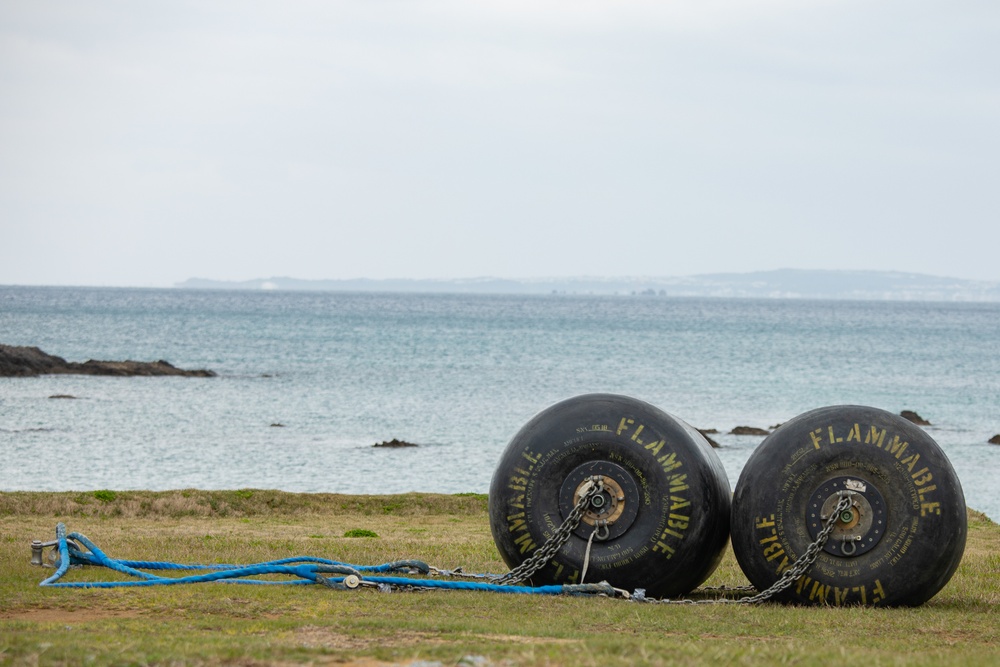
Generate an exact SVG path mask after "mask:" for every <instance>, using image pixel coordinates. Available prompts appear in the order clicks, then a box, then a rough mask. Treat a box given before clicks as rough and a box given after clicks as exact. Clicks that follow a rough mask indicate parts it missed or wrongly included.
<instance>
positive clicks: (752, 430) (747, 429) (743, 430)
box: [729, 426, 771, 435]
mask: <svg viewBox="0 0 1000 667" xmlns="http://www.w3.org/2000/svg"><path fill="white" fill-rule="evenodd" d="M729 434H730V435H771V433H770V431H768V430H767V429H763V428H757V427H756V426H737V427H736V428H734V429H733V430H732V431H730V432H729Z"/></svg>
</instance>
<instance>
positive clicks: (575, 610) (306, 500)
mask: <svg viewBox="0 0 1000 667" xmlns="http://www.w3.org/2000/svg"><path fill="white" fill-rule="evenodd" d="M86 495H87V494H39V493H13V494H0V572H2V573H3V574H2V575H0V665H33V664H53V665H56V664H98V665H104V664H149V665H156V664H199V665H264V664H281V665H298V664H322V665H325V664H330V665H344V664H349V665H366V666H370V665H387V664H394V665H400V664H411V663H413V662H414V661H418V662H422V663H423V664H427V663H432V664H433V663H440V664H442V665H456V664H480V665H487V664H489V665H501V664H510V665H602V666H606V665H608V664H654V665H661V664H713V665H714V664H765V663H778V664H837V665H842V664H844V663H847V662H853V663H863V664H865V665H902V664H906V665H910V664H917V665H932V664H969V665H979V664H990V663H993V664H998V663H1000V631H998V628H1000V618H998V614H997V611H996V610H997V603H998V602H1000V527H998V526H997V525H996V524H994V523H992V522H990V521H989V520H988V519H986V518H985V517H984V516H983V515H981V514H978V513H970V517H969V518H970V535H969V542H968V547H967V550H966V555H965V559H964V560H963V562H962V565H961V566H960V568H959V571H958V573H957V574H956V576H955V577H954V579H953V580H952V581H951V583H949V585H948V586H946V587H945V589H944V590H943V591H942V592H941V593H940V594H939V595H938V596H936V597H935V598H934V599H933V600H931V601H930V602H929V603H928V604H926V605H924V606H923V607H920V608H917V609H866V608H843V609H834V608H796V607H782V606H774V605H767V606H763V607H755V608H733V607H728V606H718V605H705V606H654V605H639V604H634V603H627V602H622V601H617V600H608V599H581V598H561V597H560V598H553V597H544V598H543V597H531V598H530V599H529V598H524V597H522V596H504V595H488V594H476V593H467V592H433V593H430V592H428V593H393V594H389V595H386V594H380V593H377V592H374V591H370V590H361V591H355V592H338V591H331V590H329V589H326V588H324V587H320V586H291V587H284V586H281V587H263V586H233V585H191V586H171V587H156V588H142V589H94V590H75V589H70V590H65V589H51V588H39V587H38V585H37V584H38V582H39V581H40V580H41V579H42V578H44V577H45V576H47V575H48V574H49V573H51V570H47V571H43V570H41V569H39V568H37V567H32V566H30V565H29V564H28V557H29V555H30V549H29V548H28V545H29V544H30V541H31V540H32V539H50V538H51V536H52V535H53V529H54V526H55V523H56V522H57V521H64V522H66V524H67V526H68V528H69V529H70V530H76V531H79V532H81V533H84V534H86V535H87V536H89V537H90V538H91V539H93V540H94V541H95V542H96V543H97V544H98V545H99V546H101V547H102V548H103V549H104V550H105V551H107V552H108V553H109V554H110V555H112V556H114V557H119V558H132V559H158V560H159V559H162V560H174V561H180V562H240V563H251V562H257V561H262V560H269V559H274V558H281V557H285V556H295V555H305V554H309V555H316V556H324V557H328V558H336V559H340V560H346V561H349V562H358V563H376V562H384V561H387V560H393V559H396V558H401V557H414V556H418V557H422V558H423V559H425V560H427V561H429V562H431V563H432V564H434V565H438V566H440V567H445V568H454V567H456V566H459V565H463V566H466V568H467V569H468V570H470V571H493V572H498V571H502V570H503V565H502V563H501V561H500V559H499V556H498V554H497V551H496V548H495V547H494V545H493V542H492V538H491V537H490V534H489V526H488V522H487V519H486V512H485V497H483V496H457V497H456V496H436V495H414V494H410V495H405V496H364V497H353V496H336V495H299V494H283V493H278V492H270V491H243V492H240V491H229V492H203V491H177V492H169V493H145V492H118V493H115V494H113V495H114V497H113V498H111V497H110V496H108V495H107V494H104V498H105V499H104V500H98V499H97V498H96V497H94V495H93V494H90V498H89V499H88V498H86ZM81 496H82V497H81ZM352 529H362V530H371V531H374V532H375V533H377V534H378V536H379V537H378V538H346V537H343V535H344V533H345V532H347V531H349V530H352ZM116 576H118V575H115V574H114V573H109V572H107V571H106V570H103V569H101V568H81V569H79V570H73V571H72V572H70V573H69V574H68V575H67V577H66V578H67V579H72V580H82V579H91V580H105V579H109V578H113V577H116ZM707 583H708V584H709V585H719V584H725V585H729V586H737V585H742V584H745V583H746V580H745V578H744V577H743V575H742V573H741V572H740V570H739V568H738V567H737V566H736V563H735V559H733V558H732V555H731V554H727V555H726V557H725V558H724V560H723V563H722V565H721V566H720V568H719V569H718V571H717V572H716V573H715V574H714V575H713V576H712V578H711V579H710V580H709V581H708V582H707ZM466 656H473V658H469V659H468V660H466V662H465V663H462V660H463V658H465V657H466Z"/></svg>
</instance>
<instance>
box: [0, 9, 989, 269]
mask: <svg viewBox="0 0 1000 667" xmlns="http://www.w3.org/2000/svg"><path fill="white" fill-rule="evenodd" d="M998 160H1000V3H998V2H996V0H984V1H982V2H971V1H966V0H953V1H952V2H940V1H935V2H925V1H921V0H906V1H903V0H892V1H885V2H883V1H879V0H865V1H863V2H862V1H855V0H838V1H829V2H827V1H819V0H755V1H754V2H749V1H745V0H744V1H735V0H692V1H685V2H678V1H671V0H649V1H633V0H565V1H564V0H558V1H546V0H523V1H522V0H463V1H458V0H456V1H454V2H448V1H443V0H442V1H437V0H432V1H422V0H412V1H392V0H388V1H380V0H358V1H354V0H346V1H342V2H336V1H322V2H321V1H315V2H280V3H279V2H251V1H247V0H233V1H231V2H211V1H204V0H197V1H191V2H183V1H181V0H171V1H169V2H157V1H150V0H144V1H143V2H131V1H129V0H122V1H120V2H111V1H106V0H92V1H88V2H79V1H78V0H71V1H67V2H50V1H47V0H0V284H49V285H123V286H124V285H133V286H169V285H172V284H174V283H176V282H180V281H182V280H184V279H186V278H190V277H203V278H214V279H223V280H244V279H250V278H260V277H271V276H291V277H296V278H304V279H322V278H359V277H367V278H390V277H405V278H462V277H475V276H497V277H508V278H524V277H566V276H583V275H590V276H678V275H692V274H699V273H712V272H723V271H736V272H744V271H754V270H767V269H775V268H785V267H790V268H824V269H837V268H843V269H875V270H895V271H908V272H918V273H929V274H934V275H945V276H955V277H960V278H971V279H980V280H991V281H997V280H1000V261H998V260H997V256H998V249H1000V219H998V218H1000V216H998V212H1000V167H998Z"/></svg>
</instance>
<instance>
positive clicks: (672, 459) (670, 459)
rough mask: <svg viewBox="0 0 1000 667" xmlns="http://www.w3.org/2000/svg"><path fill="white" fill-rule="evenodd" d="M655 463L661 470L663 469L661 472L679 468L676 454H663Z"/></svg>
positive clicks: (679, 464)
mask: <svg viewBox="0 0 1000 667" xmlns="http://www.w3.org/2000/svg"><path fill="white" fill-rule="evenodd" d="M656 462H657V463H659V464H660V467H661V468H663V472H670V471H671V470H676V469H677V468H680V467H681V462H680V461H678V460H677V452H670V453H669V454H664V455H663V456H661V457H660V458H658V459H656ZM685 477H687V475H685Z"/></svg>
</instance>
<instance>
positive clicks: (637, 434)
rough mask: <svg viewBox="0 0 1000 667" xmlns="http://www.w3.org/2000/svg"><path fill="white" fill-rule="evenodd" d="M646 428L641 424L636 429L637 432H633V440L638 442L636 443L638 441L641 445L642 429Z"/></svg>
mask: <svg viewBox="0 0 1000 667" xmlns="http://www.w3.org/2000/svg"><path fill="white" fill-rule="evenodd" d="M644 428H645V426H643V425H642V424H639V428H637V429H636V430H635V433H633V434H632V442H636V443H638V444H640V445H641V444H642V440H640V439H639V434H640V433H642V429H644Z"/></svg>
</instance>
